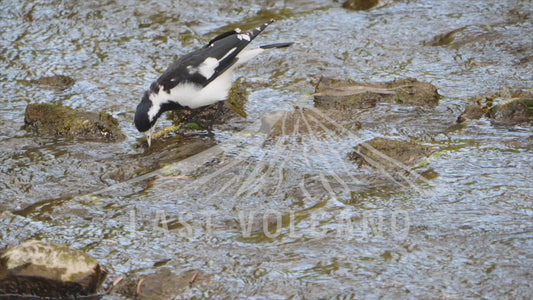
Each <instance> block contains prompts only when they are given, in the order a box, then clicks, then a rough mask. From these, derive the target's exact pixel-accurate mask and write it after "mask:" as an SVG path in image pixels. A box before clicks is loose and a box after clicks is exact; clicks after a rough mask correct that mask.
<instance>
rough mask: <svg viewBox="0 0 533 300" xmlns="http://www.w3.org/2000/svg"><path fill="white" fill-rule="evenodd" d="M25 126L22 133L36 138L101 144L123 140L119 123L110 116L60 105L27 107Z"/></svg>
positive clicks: (42, 104) (37, 104)
mask: <svg viewBox="0 0 533 300" xmlns="http://www.w3.org/2000/svg"><path fill="white" fill-rule="evenodd" d="M24 124H25V125H24V127H23V128H24V129H25V130H27V131H31V132H34V133H36V134H38V135H51V136H59V137H67V138H75V139H81V140H93V141H102V142H108V141H117V140H122V139H124V138H125V136H124V134H123V133H122V132H121V130H120V128H119V124H118V121H117V120H116V119H115V118H113V116H111V115H110V114H108V113H104V112H101V113H94V112H84V111H80V110H77V109H73V108H70V107H66V106H63V105H61V104H48V103H35V104H29V105H28V106H27V107H26V112H25V115H24Z"/></svg>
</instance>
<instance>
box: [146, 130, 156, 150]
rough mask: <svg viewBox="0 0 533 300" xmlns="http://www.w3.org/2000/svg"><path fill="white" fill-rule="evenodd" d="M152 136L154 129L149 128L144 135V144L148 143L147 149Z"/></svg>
mask: <svg viewBox="0 0 533 300" xmlns="http://www.w3.org/2000/svg"><path fill="white" fill-rule="evenodd" d="M153 134H154V127H152V128H150V129H149V130H148V131H147V132H146V133H145V135H146V142H148V147H150V145H151V144H152V135H153Z"/></svg>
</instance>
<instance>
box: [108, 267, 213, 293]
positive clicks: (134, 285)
mask: <svg viewBox="0 0 533 300" xmlns="http://www.w3.org/2000/svg"><path fill="white" fill-rule="evenodd" d="M209 281H210V276H209V275H207V274H205V273H203V272H200V271H186V272H184V273H183V274H180V275H176V274H174V273H173V272H172V271H171V270H170V269H168V268H162V269H160V270H158V271H157V272H155V273H153V274H150V275H146V276H143V277H138V276H131V277H128V278H126V279H125V280H124V281H122V282H120V283H119V284H118V285H117V286H116V288H114V289H113V294H118V295H122V296H124V297H127V298H130V299H134V298H135V299H151V300H158V299H162V300H163V299H175V298H177V297H178V296H179V297H180V299H182V298H183V299H188V298H191V296H193V295H189V294H187V291H190V289H191V287H202V286H206V285H207V284H208V283H209Z"/></svg>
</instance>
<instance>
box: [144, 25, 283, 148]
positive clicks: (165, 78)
mask: <svg viewBox="0 0 533 300" xmlns="http://www.w3.org/2000/svg"><path fill="white" fill-rule="evenodd" d="M273 21H274V20H270V21H268V22H267V23H264V24H263V25H261V26H259V27H257V28H255V29H252V30H250V31H246V32H242V31H241V30H240V29H238V28H237V29H234V30H232V31H228V32H226V33H223V34H221V35H219V36H217V37H215V38H214V39H212V40H211V41H210V42H209V43H208V44H207V45H205V46H204V47H202V48H200V49H198V50H195V51H193V52H191V53H189V54H186V55H183V56H182V57H180V58H179V59H178V60H177V61H176V62H174V63H173V64H172V65H170V66H169V67H168V68H167V70H166V71H165V72H164V73H163V74H162V75H161V76H160V77H159V78H158V79H157V80H156V81H154V82H153V83H152V84H151V85H150V89H149V90H147V91H146V92H144V95H143V97H142V100H141V103H139V105H138V106H137V111H136V112H135V127H137V130H139V131H140V132H142V133H144V134H145V135H146V136H147V142H148V146H150V143H151V137H152V134H153V132H154V127H155V123H156V122H157V119H158V118H159V117H160V116H161V114H162V113H163V112H165V111H169V110H179V109H187V108H188V109H196V108H200V107H204V106H208V105H211V104H214V103H217V102H219V103H220V104H222V103H223V102H221V101H223V100H226V99H227V97H228V94H229V90H230V88H231V84H232V79H233V78H232V71H233V70H234V69H235V68H236V67H237V66H239V65H241V64H244V63H245V62H247V61H248V60H250V59H252V58H253V57H255V56H256V55H257V54H259V53H261V52H263V51H264V50H266V49H272V48H284V47H288V46H290V45H292V44H293V42H283V43H276V44H269V45H263V46H259V47H258V48H255V49H248V47H247V46H248V44H250V42H251V41H252V40H253V39H254V38H255V37H256V36H257V35H259V34H260V33H261V32H262V31H263V30H264V29H265V28H266V27H267V26H268V25H270V24H271V23H272V22H273Z"/></svg>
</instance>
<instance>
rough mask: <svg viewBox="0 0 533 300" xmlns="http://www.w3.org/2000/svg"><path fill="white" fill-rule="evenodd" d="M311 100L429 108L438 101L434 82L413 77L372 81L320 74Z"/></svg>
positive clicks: (332, 105) (326, 105) (335, 105)
mask: <svg viewBox="0 0 533 300" xmlns="http://www.w3.org/2000/svg"><path fill="white" fill-rule="evenodd" d="M314 101H315V107H317V108H323V109H336V110H341V111H344V110H348V111H349V110H353V109H361V108H369V107H373V106H374V105H375V103H376V102H389V103H395V104H404V105H411V106H421V107H430V108H432V107H435V106H437V105H438V104H439V94H438V92H437V88H436V87H435V86H434V85H432V84H430V83H426V82H419V81H418V80H416V79H414V78H407V79H397V80H394V81H391V82H374V83H366V82H355V81H352V80H336V79H331V78H323V79H322V80H320V82H319V83H318V84H317V86H316V88H315V94H314Z"/></svg>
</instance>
